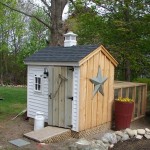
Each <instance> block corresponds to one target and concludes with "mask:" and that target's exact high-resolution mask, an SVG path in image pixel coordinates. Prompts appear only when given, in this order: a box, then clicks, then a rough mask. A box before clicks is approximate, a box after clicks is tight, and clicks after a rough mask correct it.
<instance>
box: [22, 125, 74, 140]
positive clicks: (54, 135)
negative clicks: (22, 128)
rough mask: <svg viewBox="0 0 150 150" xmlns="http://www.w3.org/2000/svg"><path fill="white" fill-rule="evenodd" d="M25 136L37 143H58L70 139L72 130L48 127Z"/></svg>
mask: <svg viewBox="0 0 150 150" xmlns="http://www.w3.org/2000/svg"><path fill="white" fill-rule="evenodd" d="M24 136H25V137H27V138H29V139H32V140H34V141H37V142H45V143H50V142H58V141H61V140H65V139H68V138H70V137H71V130H70V129H64V128H59V127H51V126H47V127H45V128H43V129H40V130H37V131H31V132H29V133H26V134H24Z"/></svg>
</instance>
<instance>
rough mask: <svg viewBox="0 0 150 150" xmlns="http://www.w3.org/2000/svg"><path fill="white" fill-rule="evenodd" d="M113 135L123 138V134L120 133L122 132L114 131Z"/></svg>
mask: <svg viewBox="0 0 150 150" xmlns="http://www.w3.org/2000/svg"><path fill="white" fill-rule="evenodd" d="M115 134H116V135H119V136H121V137H122V136H123V132H122V131H116V132H115Z"/></svg>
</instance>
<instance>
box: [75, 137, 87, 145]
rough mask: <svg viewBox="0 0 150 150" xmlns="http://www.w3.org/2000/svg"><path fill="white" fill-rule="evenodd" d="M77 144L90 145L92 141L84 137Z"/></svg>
mask: <svg viewBox="0 0 150 150" xmlns="http://www.w3.org/2000/svg"><path fill="white" fill-rule="evenodd" d="M76 144H79V145H90V142H89V141H88V140H86V139H84V138H82V139H79V140H78V141H77V142H76Z"/></svg>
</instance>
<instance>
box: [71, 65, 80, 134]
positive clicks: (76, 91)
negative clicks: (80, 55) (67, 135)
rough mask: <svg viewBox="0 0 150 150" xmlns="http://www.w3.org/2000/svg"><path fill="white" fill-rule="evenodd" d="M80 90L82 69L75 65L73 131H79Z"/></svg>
mask: <svg viewBox="0 0 150 150" xmlns="http://www.w3.org/2000/svg"><path fill="white" fill-rule="evenodd" d="M79 91H80V70H79V67H74V72H73V102H72V125H73V128H72V130H73V131H76V132H78V131H79Z"/></svg>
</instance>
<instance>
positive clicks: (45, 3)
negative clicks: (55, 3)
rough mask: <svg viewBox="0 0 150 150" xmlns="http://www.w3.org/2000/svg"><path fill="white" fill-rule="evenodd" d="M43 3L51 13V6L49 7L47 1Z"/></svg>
mask: <svg viewBox="0 0 150 150" xmlns="http://www.w3.org/2000/svg"><path fill="white" fill-rule="evenodd" d="M41 2H42V3H43V4H44V5H45V6H46V7H47V9H48V10H49V11H50V10H51V6H50V5H48V3H47V2H46V0H41Z"/></svg>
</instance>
